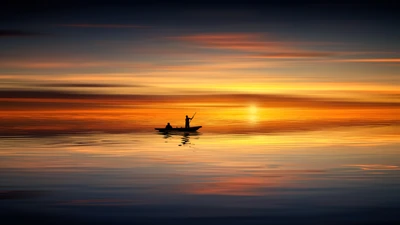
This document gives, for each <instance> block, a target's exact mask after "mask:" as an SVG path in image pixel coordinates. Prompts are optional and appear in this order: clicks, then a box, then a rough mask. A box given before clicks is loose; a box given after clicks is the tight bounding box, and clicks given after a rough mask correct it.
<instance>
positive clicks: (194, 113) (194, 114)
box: [190, 112, 197, 120]
mask: <svg viewBox="0 0 400 225" xmlns="http://www.w3.org/2000/svg"><path fill="white" fill-rule="evenodd" d="M196 113H197V112H195V113H194V114H193V116H192V118H190V120H193V118H194V116H195V115H196Z"/></svg>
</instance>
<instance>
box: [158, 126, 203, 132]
mask: <svg viewBox="0 0 400 225" xmlns="http://www.w3.org/2000/svg"><path fill="white" fill-rule="evenodd" d="M201 127H202V126H195V127H189V128H184V127H175V128H170V129H166V128H165V127H164V128H154V129H155V130H158V131H160V132H168V131H187V132H190V131H197V130H198V129H200V128H201Z"/></svg>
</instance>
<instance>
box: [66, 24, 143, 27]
mask: <svg viewBox="0 0 400 225" xmlns="http://www.w3.org/2000/svg"><path fill="white" fill-rule="evenodd" d="M60 26H63V27H80V28H148V27H149V26H143V25H134V24H91V23H77V24H60Z"/></svg>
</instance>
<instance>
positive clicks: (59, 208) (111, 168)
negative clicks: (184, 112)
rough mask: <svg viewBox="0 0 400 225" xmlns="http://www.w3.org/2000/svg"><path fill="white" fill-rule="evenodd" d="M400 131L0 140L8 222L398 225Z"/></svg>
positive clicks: (0, 195) (0, 196) (1, 199)
mask: <svg viewBox="0 0 400 225" xmlns="http://www.w3.org/2000/svg"><path fill="white" fill-rule="evenodd" d="M398 131H399V129H398V127H397V126H354V127H344V128H337V129H327V130H322V131H296V132H281V133H246V134H233V133H212V132H207V130H206V129H205V131H202V132H196V133H172V134H162V133H156V132H153V131H151V130H149V131H146V132H142V133H123V134H122V133H120V134H107V133H81V134H62V135H54V136H5V137H2V138H1V139H0V203H1V204H0V210H1V212H0V214H1V218H3V221H6V222H7V224H24V223H25V224H32V222H39V223H41V224H71V223H79V224H93V223H96V224H111V223H112V224H224V223H229V224H266V223H268V224H398V223H399V222H400V216H399V215H398V211H399V210H400V203H399V202H400V192H399V190H400V163H399V158H400V157H399V156H400V148H399V146H400V142H399V135H398V134H399V132H398Z"/></svg>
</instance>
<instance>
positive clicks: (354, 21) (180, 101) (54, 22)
mask: <svg viewBox="0 0 400 225" xmlns="http://www.w3.org/2000/svg"><path fill="white" fill-rule="evenodd" d="M398 9H399V7H398V6H397V5H396V4H395V1H343V2H336V3H332V2H331V1H308V2H301V1H192V2H190V3H183V2H155V1H149V2H146V1H130V2H128V1H112V2H105V1H85V2H84V3H82V2H77V1H57V2H55V1H53V2H52V1H35V2H34V3H25V2H23V1H13V2H9V3H5V5H2V7H1V9H0V14H1V16H0V49H1V51H0V108H1V112H0V116H1V118H2V120H1V122H0V125H1V126H2V127H3V131H2V132H1V134H18V133H26V132H28V133H29V132H33V133H35V132H40V131H48V132H56V131H72V132H74V131H135V130H143V129H150V128H151V127H155V126H157V125H159V126H165V124H166V122H171V123H172V125H173V126H174V125H175V126H181V125H183V121H184V116H185V115H186V114H190V115H192V114H193V113H194V112H198V113H199V114H198V115H197V117H198V118H196V122H197V125H199V124H201V125H203V126H205V127H211V128H212V127H214V128H215V130H220V128H221V126H224V127H230V128H229V129H230V130H237V129H238V127H243V126H246V127H247V128H248V129H249V130H250V131H251V130H254V129H260V127H262V128H263V129H264V130H268V129H270V130H277V129H278V130H291V129H300V128H301V129H304V128H311V129H314V128H315V127H326V126H330V125H332V124H335V126H344V125H346V126H347V125H360V124H369V125H371V124H382V123H389V124H398V118H397V117H398V116H397V115H399V112H400V110H399V109H400V98H399V96H400V95H399V94H400V91H399V84H400V74H399V72H400V70H399V65H400V64H399V63H400V54H399V50H400V41H399V40H400V39H399V37H400V31H399V29H398V24H399V16H398V13H397V12H398ZM267 128H268V129H267Z"/></svg>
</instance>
